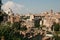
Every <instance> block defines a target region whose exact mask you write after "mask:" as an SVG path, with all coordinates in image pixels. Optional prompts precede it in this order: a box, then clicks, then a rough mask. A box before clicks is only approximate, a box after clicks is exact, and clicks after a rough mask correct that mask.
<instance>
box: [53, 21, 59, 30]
mask: <svg viewBox="0 0 60 40" xmlns="http://www.w3.org/2000/svg"><path fill="white" fill-rule="evenodd" d="M52 27H54V31H59V30H60V24H59V23H55V22H54V23H53V26H52ZM52 29H53V28H52Z"/></svg>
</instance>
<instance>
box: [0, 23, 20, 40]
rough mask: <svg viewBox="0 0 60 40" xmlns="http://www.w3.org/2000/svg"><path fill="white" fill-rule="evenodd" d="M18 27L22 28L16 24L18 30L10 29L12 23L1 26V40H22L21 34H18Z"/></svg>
mask: <svg viewBox="0 0 60 40" xmlns="http://www.w3.org/2000/svg"><path fill="white" fill-rule="evenodd" d="M18 27H20V26H18V25H16V23H15V24H14V29H15V28H16V30H14V29H13V26H12V27H10V23H9V25H8V23H6V24H4V25H3V24H2V25H0V38H1V37H2V36H4V38H5V40H21V38H20V34H19V33H18V32H16V31H17V29H18Z"/></svg>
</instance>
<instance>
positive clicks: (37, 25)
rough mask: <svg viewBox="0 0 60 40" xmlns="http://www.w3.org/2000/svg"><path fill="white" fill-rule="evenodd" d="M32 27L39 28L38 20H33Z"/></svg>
mask: <svg viewBox="0 0 60 40" xmlns="http://www.w3.org/2000/svg"><path fill="white" fill-rule="evenodd" d="M34 25H35V27H37V28H39V27H40V20H35V21H34Z"/></svg>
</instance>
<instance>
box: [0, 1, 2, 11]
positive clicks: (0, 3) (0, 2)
mask: <svg viewBox="0 0 60 40" xmlns="http://www.w3.org/2000/svg"><path fill="white" fill-rule="evenodd" d="M1 5H2V0H0V11H1Z"/></svg>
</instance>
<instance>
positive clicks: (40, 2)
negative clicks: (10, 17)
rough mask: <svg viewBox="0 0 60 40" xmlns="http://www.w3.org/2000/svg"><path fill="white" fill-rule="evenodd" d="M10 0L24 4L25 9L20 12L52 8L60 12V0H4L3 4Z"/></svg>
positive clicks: (34, 11)
mask: <svg viewBox="0 0 60 40" xmlns="http://www.w3.org/2000/svg"><path fill="white" fill-rule="evenodd" d="M8 1H13V2H15V3H17V4H20V5H23V6H24V9H23V10H20V13H28V12H31V13H40V12H45V11H50V10H51V9H53V10H54V11H55V12H60V0H2V2H3V4H5V3H7V2H8Z"/></svg>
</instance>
